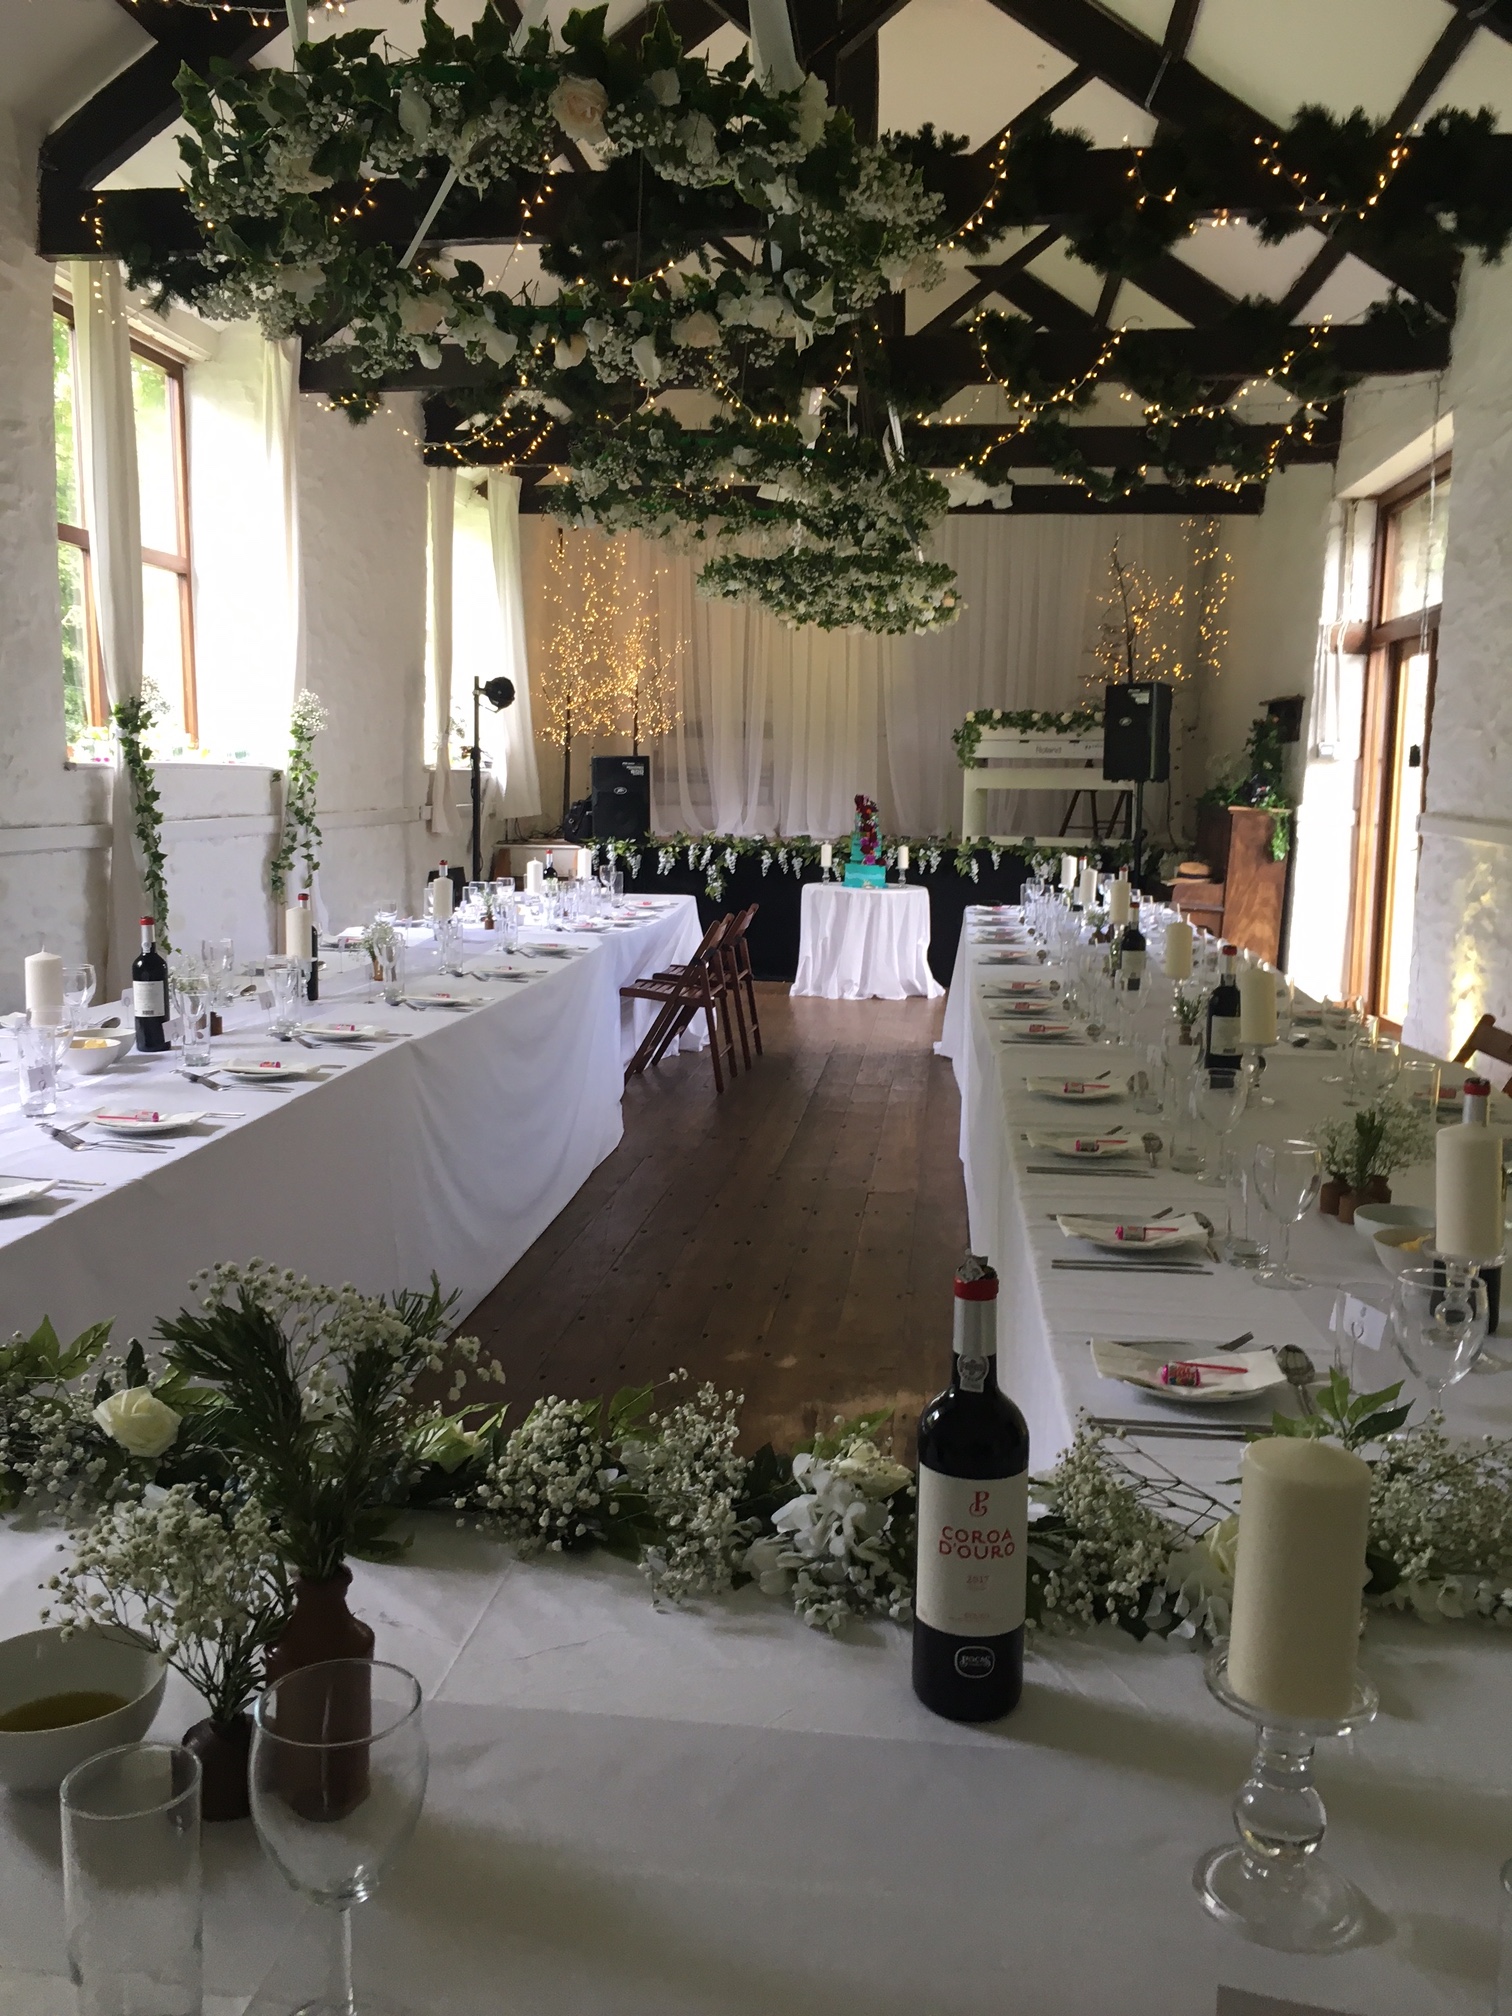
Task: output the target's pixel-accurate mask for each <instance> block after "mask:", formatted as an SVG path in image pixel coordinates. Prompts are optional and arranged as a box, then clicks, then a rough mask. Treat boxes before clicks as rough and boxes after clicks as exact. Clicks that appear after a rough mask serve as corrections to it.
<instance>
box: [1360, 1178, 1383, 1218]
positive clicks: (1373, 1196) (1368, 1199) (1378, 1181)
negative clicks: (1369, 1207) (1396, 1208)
mask: <svg viewBox="0 0 1512 2016" xmlns="http://www.w3.org/2000/svg"><path fill="white" fill-rule="evenodd" d="M1390 1202H1391V1185H1390V1184H1389V1183H1388V1182H1387V1181H1386V1178H1385V1177H1384V1176H1372V1177H1371V1179H1370V1181H1369V1182H1368V1183H1367V1184H1366V1185H1365V1188H1364V1189H1363V1190H1361V1191H1360V1192H1359V1193H1358V1195H1357V1196H1356V1198H1355V1209H1356V1210H1358V1209H1359V1207H1360V1206H1361V1205H1362V1204H1389V1203H1390Z"/></svg>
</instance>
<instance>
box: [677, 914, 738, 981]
mask: <svg viewBox="0 0 1512 2016" xmlns="http://www.w3.org/2000/svg"><path fill="white" fill-rule="evenodd" d="M734 921H735V920H734V918H733V917H729V916H719V917H716V918H715V919H714V921H713V923H712V924H711V925H710V926H709V928H708V930H707V931H705V933H704V935H703V937H702V939H701V940H700V942H699V946H698V950H697V951H696V952H695V953H694V954H693V955H692V957H691V958H690V959H689V960H688V964H687V970H688V972H690V973H692V972H694V971H695V970H696V969H698V968H699V967H703V966H708V967H712V968H714V969H716V970H717V969H718V967H719V966H720V965H721V964H722V963H723V959H722V955H723V951H724V944H725V940H726V939H727V938H728V937H729V935H730V926H731V924H733V923H734Z"/></svg>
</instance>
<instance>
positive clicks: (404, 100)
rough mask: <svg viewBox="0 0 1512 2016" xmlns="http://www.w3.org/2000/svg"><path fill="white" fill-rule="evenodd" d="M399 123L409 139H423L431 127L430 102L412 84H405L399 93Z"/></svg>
mask: <svg viewBox="0 0 1512 2016" xmlns="http://www.w3.org/2000/svg"><path fill="white" fill-rule="evenodd" d="M399 124H400V125H401V126H402V127H403V128H404V130H405V132H406V133H408V135H409V137H410V138H411V140H423V139H424V138H425V136H426V134H427V133H429V131H430V129H431V108H430V103H429V101H428V100H427V98H426V97H425V94H424V93H423V92H421V91H417V90H416V89H415V87H414V85H413V84H406V85H405V86H404V88H403V89H402V90H401V91H400V93H399Z"/></svg>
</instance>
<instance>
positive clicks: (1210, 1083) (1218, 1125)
mask: <svg viewBox="0 0 1512 2016" xmlns="http://www.w3.org/2000/svg"><path fill="white" fill-rule="evenodd" d="M1248 1093H1249V1084H1248V1081H1247V1080H1246V1078H1245V1075H1244V1073H1243V1072H1242V1071H1204V1072H1203V1073H1202V1075H1201V1077H1200V1078H1199V1079H1198V1081H1197V1101H1196V1104H1197V1113H1198V1117H1199V1118H1200V1119H1202V1120H1205V1121H1206V1122H1207V1124H1208V1126H1209V1127H1211V1128H1212V1130H1213V1132H1214V1134H1216V1135H1217V1137H1218V1153H1217V1155H1216V1156H1215V1157H1214V1158H1213V1162H1212V1165H1211V1167H1210V1168H1208V1169H1206V1170H1204V1172H1203V1173H1202V1175H1200V1176H1199V1177H1198V1178H1197V1181H1198V1182H1199V1183H1216V1184H1217V1185H1219V1186H1220V1187H1222V1186H1223V1185H1225V1184H1226V1183H1227V1181H1228V1174H1227V1168H1226V1164H1227V1159H1228V1137H1229V1135H1230V1134H1232V1133H1233V1131H1234V1128H1235V1126H1236V1125H1237V1124H1238V1120H1239V1115H1240V1114H1241V1113H1242V1112H1243V1111H1244V1102H1245V1099H1246V1097H1247V1096H1248Z"/></svg>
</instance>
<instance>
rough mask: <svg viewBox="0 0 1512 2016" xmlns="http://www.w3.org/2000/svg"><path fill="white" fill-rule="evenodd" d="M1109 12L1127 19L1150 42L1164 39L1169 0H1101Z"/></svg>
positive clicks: (1168, 17)
mask: <svg viewBox="0 0 1512 2016" xmlns="http://www.w3.org/2000/svg"><path fill="white" fill-rule="evenodd" d="M1103 5H1104V6H1105V7H1106V8H1107V10H1108V12H1109V13H1110V14H1116V15H1117V16H1118V17H1119V19H1120V20H1121V21H1127V22H1128V24H1129V26H1130V27H1131V28H1137V29H1138V30H1139V32H1140V34H1141V35H1148V36H1149V38H1150V40H1151V41H1152V42H1163V41H1164V40H1165V31H1166V23H1167V21H1169V20H1170V18H1171V0H1103Z"/></svg>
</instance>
